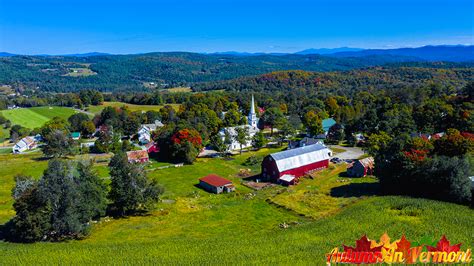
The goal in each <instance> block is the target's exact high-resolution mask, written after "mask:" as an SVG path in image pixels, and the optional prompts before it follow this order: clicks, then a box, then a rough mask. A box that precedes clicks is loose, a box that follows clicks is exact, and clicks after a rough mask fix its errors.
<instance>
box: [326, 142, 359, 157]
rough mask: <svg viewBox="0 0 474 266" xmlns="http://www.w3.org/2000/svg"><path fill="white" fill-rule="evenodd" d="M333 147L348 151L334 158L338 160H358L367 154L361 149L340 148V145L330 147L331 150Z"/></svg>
mask: <svg viewBox="0 0 474 266" xmlns="http://www.w3.org/2000/svg"><path fill="white" fill-rule="evenodd" d="M331 147H335V148H338V149H343V150H346V151H344V152H341V153H338V154H336V155H335V156H334V157H337V158H340V159H343V160H354V159H358V158H360V157H361V156H363V155H364V154H365V153H364V151H363V150H362V149H361V148H359V147H342V146H339V145H330V146H329V148H331Z"/></svg>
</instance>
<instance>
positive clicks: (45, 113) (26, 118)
mask: <svg viewBox="0 0 474 266" xmlns="http://www.w3.org/2000/svg"><path fill="white" fill-rule="evenodd" d="M0 112H1V113H2V115H3V116H5V118H7V119H9V120H10V121H11V122H12V125H21V126H23V127H26V128H31V129H34V128H37V127H41V126H42V125H44V124H45V123H46V122H48V121H49V120H51V119H52V118H53V117H61V118H64V119H68V118H69V117H70V116H71V115H73V114H75V113H76V111H74V110H73V109H71V108H68V107H59V106H43V107H31V108H20V109H13V110H2V111H0Z"/></svg>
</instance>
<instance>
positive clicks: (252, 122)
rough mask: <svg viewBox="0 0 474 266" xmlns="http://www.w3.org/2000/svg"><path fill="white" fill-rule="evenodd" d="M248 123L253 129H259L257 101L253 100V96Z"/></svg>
mask: <svg viewBox="0 0 474 266" xmlns="http://www.w3.org/2000/svg"><path fill="white" fill-rule="evenodd" d="M248 122H249V125H250V126H251V127H257V123H258V119H257V114H256V113H255V100H254V99H253V94H252V103H251V104H250V113H249V118H248Z"/></svg>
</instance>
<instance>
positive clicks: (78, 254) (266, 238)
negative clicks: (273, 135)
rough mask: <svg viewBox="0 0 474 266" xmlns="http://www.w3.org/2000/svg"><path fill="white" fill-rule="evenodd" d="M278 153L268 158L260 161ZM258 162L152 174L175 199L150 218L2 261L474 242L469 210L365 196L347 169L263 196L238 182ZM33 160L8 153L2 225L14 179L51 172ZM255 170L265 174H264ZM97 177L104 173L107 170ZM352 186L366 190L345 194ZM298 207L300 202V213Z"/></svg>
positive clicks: (217, 257)
mask: <svg viewBox="0 0 474 266" xmlns="http://www.w3.org/2000/svg"><path fill="white" fill-rule="evenodd" d="M273 151H275V150H272V151H269V150H262V151H260V152H258V153H259V154H258V155H259V156H262V155H263V154H266V153H269V152H273ZM250 155H251V153H246V154H244V155H242V156H237V157H235V158H236V159H235V160H231V161H226V160H223V159H200V160H198V162H197V163H196V164H195V165H192V166H184V167H180V168H168V169H163V170H155V171H150V172H149V176H150V177H152V178H157V179H158V180H159V181H160V183H162V184H163V185H164V186H165V187H166V189H167V192H166V194H165V196H164V198H166V199H170V200H171V201H168V202H167V203H160V204H159V206H158V208H157V211H155V212H153V213H152V214H151V215H149V216H146V217H131V218H128V219H119V220H114V219H104V220H103V221H102V222H100V223H99V224H97V225H95V226H94V228H93V231H92V234H91V236H90V237H89V238H87V239H85V240H82V241H70V242H67V243H37V244H32V245H22V244H12V243H3V242H0V252H1V254H2V262H4V263H6V264H12V263H32V262H33V261H34V262H35V263H39V264H42V263H66V264H68V263H94V264H99V263H109V264H110V263H113V262H115V263H120V264H123V263H130V264H131V263H133V264H137V263H155V264H159V263H167V264H191V263H192V264H206V263H214V264H217V263H224V264H225V263H227V264H230V263H238V262H240V263H243V262H250V261H253V262H255V263H280V264H313V265H314V264H317V265H320V264H322V262H323V259H324V253H325V252H327V251H328V250H330V249H331V248H332V247H335V246H338V245H340V244H342V243H345V244H350V245H353V244H354V242H355V240H356V239H358V238H360V236H361V234H364V233H367V234H368V235H369V237H372V238H378V237H380V235H381V234H382V233H384V232H388V233H389V234H390V235H391V236H392V237H393V238H399V237H400V236H401V234H403V233H405V234H406V235H407V237H408V238H409V239H413V240H419V239H420V238H421V237H423V236H430V237H434V238H439V237H440V236H441V235H442V234H446V235H447V236H448V238H449V239H450V240H452V241H453V242H463V243H465V245H466V244H471V245H472V239H474V237H473V232H472V230H470V228H472V227H473V226H474V212H473V211H472V210H471V209H469V208H468V207H465V206H460V205H455V204H450V203H443V202H438V201H430V200H422V199H411V198H404V197H380V196H370V193H364V192H367V190H366V189H360V187H358V185H354V184H359V183H361V184H365V185H367V186H370V184H373V183H374V180H372V179H370V178H366V179H355V180H352V181H351V180H349V179H347V178H341V177H338V173H339V172H341V171H342V169H341V167H333V168H332V169H329V170H327V171H324V172H322V173H321V174H319V175H317V176H316V178H315V179H314V180H310V179H307V180H303V181H302V183H301V184H299V185H298V186H297V187H294V188H284V187H280V186H276V187H272V188H267V189H264V190H261V191H257V192H255V191H252V190H250V189H249V188H247V187H244V186H242V185H240V182H239V178H238V177H237V176H236V175H235V173H237V172H238V170H239V169H242V168H249V167H244V166H242V165H241V163H242V162H244V160H245V158H247V157H248V156H250ZM36 156H37V155H36ZM34 159H35V155H26V156H24V155H22V156H12V155H0V162H1V163H0V181H1V182H0V184H2V185H1V187H0V204H1V205H0V223H1V222H5V221H6V220H8V219H9V217H11V216H12V215H13V212H12V211H11V200H10V197H9V191H10V189H11V186H12V185H13V179H12V177H13V176H14V174H16V173H29V174H32V175H34V176H40V175H41V172H42V170H43V169H44V167H46V162H44V161H35V160H34ZM31 162H35V163H34V164H33V163H31ZM156 165H159V164H156ZM153 167H154V166H153V165H152V166H151V167H150V168H153ZM250 168H251V170H252V172H253V173H257V172H258V168H259V166H258V165H256V166H252V167H250ZM99 170H100V172H101V173H102V175H106V169H104V166H100V169H99ZM208 173H217V174H220V175H222V176H225V177H228V178H230V179H232V180H233V181H234V183H236V185H237V192H236V193H233V194H227V195H214V194H209V193H206V192H204V191H202V190H201V189H199V188H197V187H195V186H194V185H195V184H196V183H197V178H198V177H201V176H203V175H205V174H208ZM351 184H352V185H351ZM348 186H349V187H350V186H355V187H356V188H359V189H355V190H354V189H351V190H347V189H345V188H347V187H348ZM348 192H351V193H354V192H360V193H354V194H351V193H348ZM364 195H365V196H364ZM359 196H362V197H359ZM269 201H270V202H269ZM295 201H297V202H301V204H297V205H292V204H291V203H292V202H295ZM271 202H274V204H271ZM323 205H324V206H323ZM321 207H324V208H322V210H323V211H321ZM328 210H329V212H327V211H328ZM301 213H302V214H305V215H306V216H312V217H313V218H314V219H310V218H306V217H303V216H301V215H299V214H301ZM323 216H324V217H323ZM283 222H285V223H288V224H290V228H289V229H280V228H279V224H280V223H283ZM295 224H299V225H295ZM45 254H48V256H44V255H45Z"/></svg>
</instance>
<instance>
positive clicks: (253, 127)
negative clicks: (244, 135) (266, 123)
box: [219, 95, 260, 151]
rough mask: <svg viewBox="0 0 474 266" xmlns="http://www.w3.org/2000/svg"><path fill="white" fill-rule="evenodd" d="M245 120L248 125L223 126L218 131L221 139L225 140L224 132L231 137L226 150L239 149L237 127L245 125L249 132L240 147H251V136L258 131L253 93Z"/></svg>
mask: <svg viewBox="0 0 474 266" xmlns="http://www.w3.org/2000/svg"><path fill="white" fill-rule="evenodd" d="M247 120H248V125H242V126H235V127H226V128H223V129H222V130H221V131H219V135H220V136H221V138H222V141H225V136H226V132H227V134H229V135H230V137H231V141H232V142H231V143H230V144H229V146H228V149H227V151H233V150H237V149H240V143H239V142H238V141H237V140H236V137H237V130H236V129H237V128H242V127H245V128H247V129H248V132H249V140H248V141H247V143H246V144H245V145H242V148H248V147H251V146H252V138H253V136H255V134H257V133H258V132H259V131H260V130H259V129H258V127H257V124H258V118H257V114H256V113H255V101H254V98H253V95H252V103H251V105H250V113H249V115H248V118H247Z"/></svg>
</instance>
